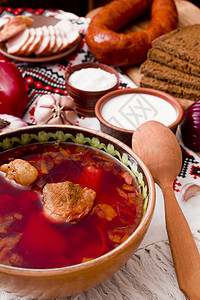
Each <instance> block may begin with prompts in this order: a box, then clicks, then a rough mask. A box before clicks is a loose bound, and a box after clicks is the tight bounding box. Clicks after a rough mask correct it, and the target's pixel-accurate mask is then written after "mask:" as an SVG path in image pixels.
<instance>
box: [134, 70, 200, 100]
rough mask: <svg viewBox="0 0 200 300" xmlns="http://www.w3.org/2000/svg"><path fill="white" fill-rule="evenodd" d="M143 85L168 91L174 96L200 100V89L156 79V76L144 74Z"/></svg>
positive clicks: (141, 84) (141, 83)
mask: <svg viewBox="0 0 200 300" xmlns="http://www.w3.org/2000/svg"><path fill="white" fill-rule="evenodd" d="M140 86H141V87H146V88H153V89H157V90H160V91H163V92H166V93H168V94H170V95H172V96H174V97H177V98H182V99H189V100H193V101H198V100H200V91H199V90H195V89H190V88H186V87H183V86H178V85H175V84H172V83H168V82H166V81H164V80H160V79H156V78H154V77H150V76H146V75H144V76H143V77H142V79H141V81H140Z"/></svg>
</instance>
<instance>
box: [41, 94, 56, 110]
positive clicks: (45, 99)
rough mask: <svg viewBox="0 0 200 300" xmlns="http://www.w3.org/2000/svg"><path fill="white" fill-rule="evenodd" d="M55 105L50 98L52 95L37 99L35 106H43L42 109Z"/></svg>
mask: <svg viewBox="0 0 200 300" xmlns="http://www.w3.org/2000/svg"><path fill="white" fill-rule="evenodd" d="M53 105H55V99H54V97H52V95H43V96H41V97H40V98H39V100H38V103H37V106H38V107H39V106H41V107H42V106H43V107H48V108H49V107H50V106H52V107H53Z"/></svg>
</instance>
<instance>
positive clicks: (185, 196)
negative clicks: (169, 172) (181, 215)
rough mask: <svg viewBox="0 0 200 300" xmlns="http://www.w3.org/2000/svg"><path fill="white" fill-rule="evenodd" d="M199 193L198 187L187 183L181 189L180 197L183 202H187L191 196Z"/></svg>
mask: <svg viewBox="0 0 200 300" xmlns="http://www.w3.org/2000/svg"><path fill="white" fill-rule="evenodd" d="M199 191H200V185H197V184H192V183H187V184H185V185H184V186H183V187H182V189H181V197H182V200H183V201H188V200H189V199H190V198H191V197H192V196H194V195H195V194H196V193H198V192H199Z"/></svg>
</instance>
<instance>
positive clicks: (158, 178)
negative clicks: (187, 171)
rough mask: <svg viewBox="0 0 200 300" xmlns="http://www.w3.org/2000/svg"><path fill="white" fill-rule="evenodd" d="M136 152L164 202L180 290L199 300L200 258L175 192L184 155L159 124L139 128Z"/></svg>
mask: <svg viewBox="0 0 200 300" xmlns="http://www.w3.org/2000/svg"><path fill="white" fill-rule="evenodd" d="M132 149H133V151H134V152H135V153H136V154H137V155H138V156H139V157H140V158H141V159H142V160H143V162H144V163H145V164H146V166H147V167H148V168H149V170H150V172H151V174H152V176H153V178H154V181H155V182H156V183H157V184H158V185H159V186H160V188H161V189H162V192H163V196H164V200H165V219H166V228H167V233H168V237H169V242H170V247H171V252H172V257H173V260H174V265H175V270H176V274H177V278H178V283H179V287H180V289H181V290H182V291H183V292H184V293H185V295H186V296H187V297H188V298H189V299H191V300H198V299H200V255H199V251H198V249H197V246H196V243H195V241H194V238H193V235H192V233H191V231H190V228H189V226H188V223H187V221H186V219H185V217H184V215H183V213H182V211H181V208H180V206H179V204H178V202H177V200H176V197H175V194H174V191H173V182H174V180H175V178H176V176H177V175H178V174H179V172H180V170H181V167H182V153H181V148H180V146H179V143H178V140H177V139H176V136H175V135H174V134H173V132H172V131H171V130H170V129H169V128H168V127H166V126H165V125H163V124H161V123H160V122H157V121H147V122H145V123H143V124H142V125H141V126H139V127H138V128H137V129H136V131H135V132H134V134H133V138H132Z"/></svg>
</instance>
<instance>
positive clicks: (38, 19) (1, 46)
mask: <svg viewBox="0 0 200 300" xmlns="http://www.w3.org/2000/svg"><path fill="white" fill-rule="evenodd" d="M31 18H33V20H34V23H33V27H34V28H37V27H41V26H43V25H46V26H49V25H55V24H56V23H57V22H58V21H60V19H56V18H54V17H46V16H36V15H32V16H31ZM80 41H81V36H79V39H78V40H77V42H76V43H75V44H74V45H73V46H72V47H70V48H67V49H66V50H65V51H64V52H61V53H59V54H55V55H49V56H42V57H36V56H33V55H29V56H22V55H12V54H9V53H7V51H6V45H5V43H4V42H2V43H0V52H1V53H2V54H3V55H5V56H6V57H8V58H10V59H14V60H18V61H22V62H29V63H45V62H51V61H54V60H59V59H61V58H64V57H67V56H69V55H70V54H72V53H73V52H75V51H76V50H77V48H78V46H79V44H80Z"/></svg>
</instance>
